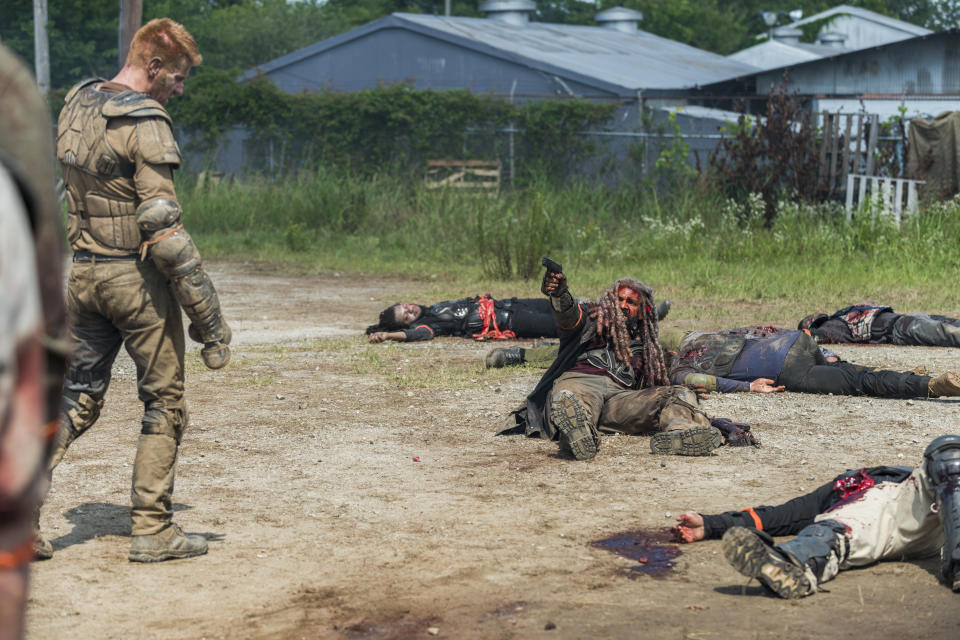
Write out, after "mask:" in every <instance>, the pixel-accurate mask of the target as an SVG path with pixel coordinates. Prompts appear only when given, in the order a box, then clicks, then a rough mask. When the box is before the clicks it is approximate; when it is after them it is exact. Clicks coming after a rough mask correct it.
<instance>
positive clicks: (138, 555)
mask: <svg viewBox="0 0 960 640" xmlns="http://www.w3.org/2000/svg"><path fill="white" fill-rule="evenodd" d="M206 552H207V550H206V549H204V550H202V551H199V550H195V551H163V552H160V553H156V552H152V551H133V550H132V549H131V551H130V553H128V554H127V560H129V561H130V562H163V561H164V560H181V559H183V558H195V557H197V556H202V555H204V554H205V553H206Z"/></svg>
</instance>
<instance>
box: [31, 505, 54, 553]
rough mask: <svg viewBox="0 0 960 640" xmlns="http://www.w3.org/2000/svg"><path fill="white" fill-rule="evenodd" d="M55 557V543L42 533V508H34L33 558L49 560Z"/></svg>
mask: <svg viewBox="0 0 960 640" xmlns="http://www.w3.org/2000/svg"><path fill="white" fill-rule="evenodd" d="M52 557H53V545H52V544H50V541H49V540H47V539H46V538H44V537H43V534H42V533H40V509H34V510H33V559H34V560H49V559H50V558H52Z"/></svg>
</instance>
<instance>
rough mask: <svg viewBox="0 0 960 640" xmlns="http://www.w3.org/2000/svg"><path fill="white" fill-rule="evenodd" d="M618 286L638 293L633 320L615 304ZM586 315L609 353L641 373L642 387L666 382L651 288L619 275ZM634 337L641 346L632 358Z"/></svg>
mask: <svg viewBox="0 0 960 640" xmlns="http://www.w3.org/2000/svg"><path fill="white" fill-rule="evenodd" d="M621 287H627V288H630V289H633V290H634V291H636V292H637V293H639V294H640V313H639V314H638V315H637V318H636V319H635V320H630V319H628V318H627V317H626V316H625V315H624V314H623V312H622V311H620V308H619V307H618V306H617V292H618V291H619V290H620V288H621ZM590 317H591V318H593V319H594V321H595V322H596V324H597V333H598V334H600V335H602V336H603V337H605V338H607V339H608V340H609V341H610V342H611V343H613V353H614V355H615V356H616V358H617V360H618V361H620V362H622V363H623V364H630V365H632V366H633V367H634V369H635V370H636V369H637V368H638V367H639V368H640V369H641V370H640V371H637V373H638V374H642V376H643V380H644V381H645V384H646V386H654V385H667V384H670V383H669V381H668V378H667V366H666V364H665V363H664V360H663V351H662V350H661V349H660V340H659V338H660V326H659V324H658V322H657V313H656V311H655V310H654V307H653V289H651V288H650V287H648V286H647V285H645V284H643V283H642V282H640V281H639V280H635V279H634V278H621V279H619V280H617V281H616V282H614V283H613V285H611V286H610V288H609V289H607V291H606V292H604V294H603V295H602V296H601V297H600V299H599V300H598V301H597V302H594V303H591V304H590ZM632 340H638V341H640V342H641V343H642V348H641V351H640V353H639V354H638V355H639V356H640V357H639V358H634V357H633V354H632V353H631V351H630V342H631V341H632Z"/></svg>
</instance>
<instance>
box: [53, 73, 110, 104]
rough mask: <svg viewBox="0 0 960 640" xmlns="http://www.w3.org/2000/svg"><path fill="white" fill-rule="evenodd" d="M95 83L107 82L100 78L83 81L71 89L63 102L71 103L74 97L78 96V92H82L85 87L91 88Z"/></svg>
mask: <svg viewBox="0 0 960 640" xmlns="http://www.w3.org/2000/svg"><path fill="white" fill-rule="evenodd" d="M95 82H106V80H104V79H103V78H98V77H93V78H87V79H86V80H81V81H80V82H78V83H77V84H75V85H73V87H72V88H71V89H70V91H68V92H67V95H66V97H65V98H64V99H63V101H64V102H70V99H71V98H73V96H75V95H77V92H78V91H80V90H81V89H83V88H84V87H89V86H90V85H91V84H93V83H95Z"/></svg>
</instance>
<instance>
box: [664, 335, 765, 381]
mask: <svg viewBox="0 0 960 640" xmlns="http://www.w3.org/2000/svg"><path fill="white" fill-rule="evenodd" d="M746 341H747V339H746V338H745V337H742V336H732V335H723V334H719V333H703V332H699V331H694V332H692V333H690V334H688V335H687V336H686V337H685V338H684V339H683V341H682V342H681V343H680V349H679V350H678V356H677V358H676V359H675V360H674V366H672V367H671V370H676V369H677V368H679V367H681V366H690V367H693V368H694V369H697V370H699V371H702V372H703V373H707V374H710V375H712V376H718V377H721V378H723V377H726V376H727V374H729V373H730V370H731V369H733V363H734V362H736V360H737V356H739V355H740V352H741V351H743V346H744V345H745V344H746Z"/></svg>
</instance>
